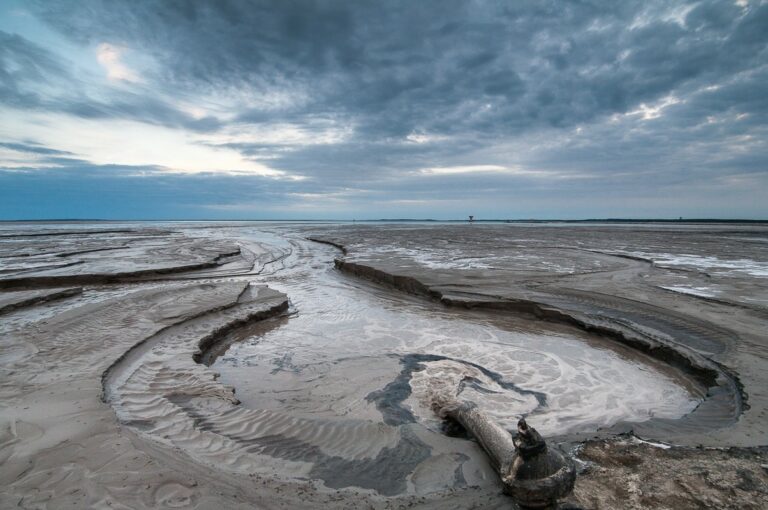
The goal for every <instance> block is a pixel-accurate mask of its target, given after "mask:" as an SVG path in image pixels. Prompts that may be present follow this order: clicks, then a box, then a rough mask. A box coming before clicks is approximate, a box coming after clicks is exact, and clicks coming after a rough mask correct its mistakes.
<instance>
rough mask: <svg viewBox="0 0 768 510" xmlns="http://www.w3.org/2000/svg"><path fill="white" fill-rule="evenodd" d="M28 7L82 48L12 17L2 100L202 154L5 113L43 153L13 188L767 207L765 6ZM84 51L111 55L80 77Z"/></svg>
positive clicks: (542, 205)
mask: <svg viewBox="0 0 768 510" xmlns="http://www.w3.org/2000/svg"><path fill="white" fill-rule="evenodd" d="M26 5H28V4H25V6H26ZM31 15H33V16H34V18H35V19H36V20H39V21H40V22H41V23H42V26H44V27H45V30H50V31H51V33H52V34H55V35H56V36H57V37H61V38H64V39H66V40H67V41H68V42H69V43H71V44H72V47H73V48H77V49H78V50H76V51H74V52H73V53H69V54H62V53H61V52H60V51H57V49H56V48H52V47H50V46H49V45H46V44H44V43H42V42H36V37H37V38H38V39H40V40H42V39H41V38H40V34H32V33H11V32H3V33H0V103H1V106H0V107H1V108H2V110H0V114H2V115H3V116H7V117H8V119H9V120H11V121H12V122H13V121H14V120H15V119H17V118H20V116H23V115H25V114H28V113H29V112H36V114H37V115H40V116H45V115H54V114H55V115H56V120H55V122H54V121H53V120H52V121H51V122H50V124H51V126H49V127H50V128H51V129H59V128H60V130H63V131H68V130H69V131H77V130H80V129H84V128H83V127H82V126H84V125H88V126H91V128H93V126H96V128H94V129H98V128H99V127H101V126H103V128H104V129H106V130H118V131H119V130H122V129H127V128H126V126H135V128H131V129H135V130H136V133H138V134H137V135H136V136H133V137H131V138H130V140H131V143H134V144H138V145H141V144H140V140H142V139H145V140H146V144H152V143H153V139H157V138H158V136H159V135H158V134H157V133H160V130H163V132H165V131H167V132H168V133H173V135H172V136H171V135H170V134H169V135H168V136H169V137H170V138H173V139H174V140H181V141H178V142H174V143H178V144H179V145H178V152H179V154H190V157H189V158H187V159H184V158H179V159H174V160H173V164H172V165H171V166H174V168H170V167H169V164H168V163H166V162H165V160H163V161H161V160H159V159H158V160H152V158H151V157H150V156H149V155H148V156H147V157H145V158H143V159H125V158H123V159H120V160H118V159H119V158H118V159H116V160H113V161H108V160H106V159H108V158H105V157H104V156H103V155H102V154H101V153H98V154H97V152H98V151H96V150H95V149H90V148H88V147H86V146H83V145H82V144H77V143H74V141H73V142H70V141H68V139H67V138H66V137H62V136H56V137H54V136H52V135H51V134H50V133H48V132H44V130H43V129H40V131H35V128H32V127H30V128H29V129H28V130H26V131H24V136H23V138H22V137H19V136H18V135H17V136H16V137H14V133H13V130H11V129H6V130H4V131H2V132H0V135H2V136H3V138H4V139H3V140H2V141H3V144H1V145H0V150H3V151H4V152H0V154H5V153H7V154H11V155H12V156H13V157H12V158H11V156H8V158H10V159H9V160H13V161H16V162H18V161H19V160H23V155H24V154H27V155H30V157H29V158H28V162H29V164H28V165H26V166H25V168H24V170H23V172H22V171H20V170H19V166H20V165H18V164H16V165H15V166H14V165H9V164H7V163H6V164H5V166H6V168H8V169H7V170H6V171H4V174H5V175H3V177H2V179H4V180H5V181H6V182H14V183H15V186H16V188H14V189H16V190H17V193H21V194H23V193H27V192H29V188H28V187H25V186H31V185H32V184H30V183H32V182H37V183H38V184H37V185H38V186H40V185H41V184H40V182H43V183H46V182H51V179H55V178H60V176H61V175H67V178H69V179H81V180H82V182H86V181H87V182H88V183H89V186H92V185H96V184H97V183H102V184H103V182H104V179H114V182H113V183H112V184H111V185H112V186H120V187H122V189H125V190H135V192H136V193H138V190H139V189H143V188H142V186H143V185H144V184H147V183H154V182H156V183H158V185H160V184H159V183H162V186H163V187H164V189H166V190H167V194H168V195H169V196H174V192H173V190H174V186H175V187H176V189H177V193H178V196H182V194H183V195H185V196H196V197H198V198H199V200H198V203H197V209H195V207H194V204H193V205H189V206H184V208H182V209H179V210H177V211H175V212H170V211H169V212H167V213H165V214H171V215H184V216H195V217H203V216H205V217H213V216H220V217H260V216H264V217H275V216H276V215H277V216H282V217H294V216H295V217H299V216H302V217H307V216H312V215H315V216H320V217H330V216H332V215H337V216H341V217H365V216H368V217H371V216H372V217H377V216H391V214H392V213H393V212H397V211H401V212H403V213H408V214H402V215H401V216H406V215H415V216H420V217H463V216H464V215H465V214H471V213H473V212H474V213H475V214H478V215H479V214H481V213H482V214H483V215H490V216H496V217H502V218H507V217H520V216H523V217H532V216H544V217H558V216H559V217H584V216H593V217H594V216H665V215H672V216H677V215H683V216H691V215H699V216H724V217H735V216H744V217H753V218H754V217H766V216H768V208H767V207H766V205H765V203H764V202H768V201H766V200H765V197H767V196H768V150H767V148H766V140H768V136H767V135H768V133H767V132H766V131H767V130H766V121H767V119H768V116H767V114H768V99H767V98H768V93H767V92H768V90H766V83H768V4H765V3H762V2H746V1H739V2H731V1H723V2H677V3H675V2H667V1H663V2H662V1H660V2H569V3H564V2H541V1H531V2H510V3H504V2H502V3H498V2H482V1H463V2H458V1H457V2H453V1H445V0H440V1H433V2H429V1H423V2H374V1H358V2H337V1H316V2H310V1H301V2H269V1H264V2H254V1H248V2H245V1H242V2H241V1H234V0H232V1H223V0H222V1H210V2H202V1H185V2H155V1H150V0H147V1H140V0H134V1H130V2H128V1H125V2H112V1H109V2H107V1H103V2H99V1H93V2H87V3H83V2H68V1H61V2H47V1H46V2H39V3H36V4H34V7H33V8H32V10H31ZM20 32H23V31H20ZM88 58H90V59H91V60H94V61H96V62H98V63H100V64H101V65H102V66H103V67H104V69H101V68H100V67H98V66H96V67H94V68H89V69H90V70H88V71H87V72H79V71H78V70H77V69H78V67H79V66H80V64H81V63H82V62H85V61H86V60H87V59H88ZM85 67H86V68H87V66H85ZM99 70H101V71H102V72H103V73H104V74H103V75H101V76H100V75H99ZM19 123H20V124H21V121H19ZM68 126H72V128H71V129H68ZM150 128H151V129H150ZM46 133H47V134H46ZM71 135H72V136H73V137H76V136H77V133H74V132H73V133H71ZM164 136H165V135H163V137H164ZM142 137H143V138H142ZM170 138H169V139H170ZM182 139H183V140H182ZM30 142H37V143H39V144H42V145H35V144H34V143H30ZM110 143H114V142H110ZM14 144H15V145H14ZM22 145H24V146H25V147H27V148H29V147H33V148H34V147H36V148H37V150H38V152H34V151H28V152H25V149H24V148H23V147H22ZM192 146H194V147H195V149H194V150H193V149H192ZM145 149H146V146H145V147H144V148H143V149H142V148H141V147H137V148H136V151H138V153H140V154H143V152H142V151H143V150H144V151H145ZM40 150H51V151H62V152H64V153H66V152H71V153H73V154H63V155H62V154H57V155H54V153H51V154H44V153H41V152H39V151H40ZM168 150H169V151H173V150H174V149H173V147H171V146H169V148H168ZM115 152H116V153H120V151H115ZM147 154H149V153H147ZM192 154H195V156H194V157H193V156H191V155H192ZM223 155H226V156H227V157H223ZM32 156H34V157H32ZM41 156H48V159H51V158H56V159H55V161H47V160H45V158H43V157H41ZM70 159H71V160H72V161H69V160H70ZM192 159H194V163H195V164H194V165H193V164H192ZM73 161H75V162H74V163H73ZM185 161H186V162H188V163H187V165H188V166H189V167H190V168H191V167H193V166H194V171H195V172H197V173H198V174H200V175H198V176H197V177H195V176H190V175H183V172H185V171H191V170H190V168H179V167H183V166H185V163H184V162H185ZM114 165H117V167H115V166H114ZM206 165H208V166H206ZM22 166H24V165H22ZM51 168H59V169H63V173H59V174H56V173H55V172H53V171H52V170H51ZM86 168H87V169H86ZM135 168H145V169H146V168H150V169H151V171H150V172H147V171H145V172H144V174H142V175H143V176H142V177H141V179H142V180H141V181H137V180H136V179H139V177H136V175H135V174H137V172H136V171H135ZM116 169H117V170H116ZM168 172H173V173H168ZM22 173H23V175H22ZM139 173H140V172H139ZM235 173H237V174H239V175H229V174H235ZM243 173H255V174H258V175H252V176H247V175H243ZM78 176H79V177H78ZM243 182H247V183H248V185H245V186H244V185H243V184H242V183H243ZM139 183H140V184H141V185H139ZM212 183H215V184H212ZM195 185H198V186H203V187H205V188H207V189H211V188H213V189H216V190H217V192H216V195H215V197H214V196H212V195H208V194H206V193H204V192H203V190H202V189H201V190H198V191H199V192H195V191H194V190H195V188H194V186H195ZM89 186H84V188H83V189H89ZM6 189H8V188H6ZM25 190H27V191H25ZM2 193H3V192H0V194H2ZM206 197H207V198H206ZM59 199H60V200H62V203H66V199H65V198H62V197H59ZM177 202H179V201H177ZM143 203H144V207H146V212H147V214H148V215H149V216H152V214H153V213H152V210H153V209H152V208H153V207H155V208H156V207H158V203H154V202H150V201H144V202H143ZM165 203H167V202H165ZM179 203H180V202H179ZM153 204H154V205H153ZM259 204H261V205H262V208H261V209H260V206H259ZM94 207H95V209H94V213H93V214H90V215H88V216H91V217H93V216H105V215H106V214H107V213H108V212H109V211H108V210H106V209H104V207H102V206H99V207H98V208H96V206H94ZM7 209H8V208H7V207H6V210H3V211H0V214H2V215H4V216H5V217H9V216H10V217H20V216H24V214H14V211H8V210H7ZM156 211H157V214H158V215H159V214H160V212H159V211H160V209H156ZM64 212H65V211H61V214H64ZM49 213H50V214H54V213H53V212H50V211H49ZM27 214H31V213H27Z"/></svg>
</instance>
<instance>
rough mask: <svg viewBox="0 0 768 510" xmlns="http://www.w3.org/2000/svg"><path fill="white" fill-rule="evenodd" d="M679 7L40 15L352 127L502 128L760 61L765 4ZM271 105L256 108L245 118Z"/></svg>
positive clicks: (614, 108)
mask: <svg viewBox="0 0 768 510" xmlns="http://www.w3.org/2000/svg"><path fill="white" fill-rule="evenodd" d="M81 5H85V6H87V7H79V6H81ZM690 5H691V6H692V5H693V4H690ZM685 6H686V3H681V4H679V5H677V6H675V5H673V4H671V3H669V2H658V3H653V2H606V3H603V4H599V5H598V4H597V3H592V2H569V3H565V2H539V1H536V2H513V3H508V4H507V3H501V4H499V3H491V2H451V1H448V2H446V1H443V0H441V1H438V2H370V1H368V2H337V1H329V2H309V1H306V2H271V1H270V2H250V1H248V2H246V1H242V2H241V1H215V2H214V1H211V2H202V1H185V2H155V1H131V2H98V1H97V2H88V3H87V4H81V3H75V2H59V3H50V2H44V3H41V4H40V7H41V14H42V16H44V17H45V19H47V20H48V21H49V22H50V23H52V24H53V25H54V26H57V27H59V28H60V29H61V31H62V32H63V33H66V34H72V35H73V36H74V37H77V38H80V39H82V40H83V41H87V42H98V41H103V40H112V41H115V42H117V43H119V44H125V45H128V46H131V47H140V48H141V49H142V50H143V51H145V52H147V53H148V54H151V55H152V56H154V57H155V58H157V59H158V61H159V62H160V63H161V64H162V65H161V70H160V71H158V74H157V76H156V78H157V79H158V80H160V81H161V82H162V83H165V84H166V86H169V87H171V86H173V87H176V86H183V87H189V88H197V89H200V88H213V87H218V86H221V85H226V86H230V85H243V84H244V85H247V86H253V87H255V88H256V89H257V90H260V91H262V92H268V91H270V90H273V89H275V88H278V89H279V88H284V89H286V90H288V91H293V90H297V91H302V92H306V93H307V94H308V95H309V99H308V101H307V103H306V104H302V105H301V112H302V114H304V115H308V114H313V115H328V116H337V117H338V118H340V119H348V120H349V121H353V122H355V123H356V124H357V125H358V133H359V134H360V136H361V137H364V136H395V137H398V136H399V137H403V136H406V135H408V134H409V133H410V132H412V131H414V130H419V129H421V130H424V131H430V132H435V133H442V134H465V133H478V134H490V135H491V136H499V135H505V134H515V133H519V132H521V131H527V130H531V129H535V128H537V127H541V126H545V127H548V126H555V127H568V126H571V125H574V124H577V123H582V122H588V121H590V120H592V119H594V118H595V117H598V116H601V115H605V114H610V113H616V112H624V111H627V110H628V109H631V108H633V107H635V106H637V105H638V104H640V103H641V102H649V101H654V100H656V99H658V98H659V97H662V96H664V95H666V94H669V93H670V92H673V91H675V90H677V89H678V88H680V87H696V86H703V85H706V84H708V83H710V82H716V81H718V80H720V79H722V78H723V77H724V76H727V75H729V74H733V73H737V72H740V71H743V70H745V69H750V68H753V67H754V66H756V65H760V64H765V44H766V40H768V39H767V38H768V18H767V16H768V5H761V6H754V7H751V8H749V9H747V10H746V11H745V10H744V9H742V8H740V7H738V6H737V5H735V4H734V3H733V2H715V3H706V2H705V3H701V4H698V5H696V6H695V7H693V9H692V10H690V12H688V13H687V15H686V16H685V17H684V18H683V17H682V14H678V16H679V17H680V19H678V20H675V19H674V18H673V14H674V12H673V11H674V10H675V8H677V9H678V10H680V9H682V8H684V7H685ZM665 12H667V13H669V15H668V16H666V17H664V16H659V14H664V13H665ZM681 12H682V11H681ZM681 22H682V24H681ZM630 27H633V28H632V29H631V30H630V29H629V28H630ZM486 105H490V107H486ZM281 114H282V112H280V111H274V110H268V111H265V110H253V111H250V112H245V113H244V114H243V115H242V116H241V119H242V120H260V119H269V120H275V119H276V118H278V119H279V118H280V117H281ZM285 114H286V115H288V116H291V117H293V116H295V111H291V109H290V108H289V109H288V110H287V111H286V112H285Z"/></svg>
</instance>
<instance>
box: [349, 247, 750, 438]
mask: <svg viewBox="0 0 768 510" xmlns="http://www.w3.org/2000/svg"><path fill="white" fill-rule="evenodd" d="M334 263H335V266H336V268H338V269H339V270H341V271H344V272H346V273H349V274H352V275H355V276H357V277H361V278H364V279H367V280H370V281H374V282H377V283H382V284H385V285H389V286H391V287H394V288H395V289H398V290H401V291H404V292H408V293H411V294H417V295H422V296H426V297H429V298H432V299H435V300H438V301H440V302H442V303H443V304H445V305H446V306H458V307H465V308H476V309H493V310H506V311H512V312H518V313H525V314H529V315H533V316H536V317H538V318H541V319H543V320H547V321H551V322H557V323H564V324H569V325H574V326H577V327H578V328H580V329H582V330H585V331H588V332H590V333H596V334H598V335H602V336H605V337H608V338H611V339H613V340H616V341H618V342H620V343H622V344H625V345H627V346H629V347H632V348H634V349H637V350H639V351H641V352H643V353H645V354H647V355H649V356H651V357H653V358H656V359H658V360H660V361H663V362H665V363H667V364H670V365H672V366H674V367H676V368H678V369H680V370H682V371H684V372H686V373H688V374H691V375H692V376H693V377H694V378H696V379H697V380H698V381H699V382H700V383H702V384H703V385H704V386H705V387H706V388H707V390H708V391H707V395H706V397H705V399H704V400H703V401H702V403H701V404H700V405H699V406H698V407H697V408H696V409H695V410H694V411H692V412H691V413H689V414H687V415H685V416H684V417H682V418H680V419H676V420H665V419H657V418H653V419H651V420H649V421H647V422H644V423H639V424H638V423H632V424H625V423H622V424H617V425H615V426H613V427H611V428H610V429H608V430H607V431H605V432H607V433H616V432H624V431H627V430H628V429H634V430H635V432H636V433H638V432H640V433H642V434H647V435H649V436H653V437H656V438H657V439H663V440H670V441H672V440H674V441H684V438H685V435H686V433H688V432H691V433H693V432H701V431H702V430H708V429H715V428H722V427H727V426H730V425H733V424H734V423H735V422H736V420H737V419H738V418H739V416H740V415H741V413H742V412H743V410H745V409H748V408H749V407H748V405H747V403H746V400H747V395H746V393H745V392H744V388H743V386H742V384H741V382H740V381H739V378H738V377H737V376H736V374H734V373H733V372H731V371H730V370H728V369H727V368H726V367H724V366H723V365H721V364H720V363H717V362H716V361H714V360H713V359H711V358H710V357H708V356H707V355H706V354H705V353H703V352H697V349H696V348H695V347H690V346H688V345H686V343H687V342H685V339H683V338H680V336H681V335H682V334H687V335H690V336H691V337H692V339H689V340H691V341H690V343H694V344H696V343H698V344H700V346H701V347H702V349H700V350H704V351H706V352H712V351H716V350H717V349H725V347H724V346H722V345H720V346H718V340H717V338H716V337H717V328H716V327H715V326H714V325H712V326H711V328H712V330H714V334H711V335H708V334H707V332H706V331H704V328H705V327H707V326H709V325H708V323H703V322H701V321H699V322H696V321H693V320H692V321H691V322H690V324H688V323H686V322H684V321H683V319H682V318H681V317H679V316H675V315H674V314H673V313H672V312H670V311H666V310H662V309H659V308H656V307H651V306H650V305H646V306H645V308H646V309H645V310H643V314H645V315H647V314H648V313H649V311H648V310H652V311H654V312H655V313H658V314H660V315H659V316H658V317H657V318H656V319H657V320H656V323H654V324H653V326H654V327H655V329H652V328H650V327H644V325H643V324H642V323H637V322H635V321H632V320H620V319H618V318H615V317H613V318H612V317H605V316H601V315H599V314H596V315H595V316H590V314H589V313H586V312H584V311H579V310H569V309H568V308H567V307H568V305H569V299H573V301H574V307H575V306H576V297H575V293H576V291H572V290H568V289H563V292H562V294H560V295H558V294H554V293H553V294H551V295H549V294H544V293H540V292H539V293H537V298H541V300H533V299H525V298H510V297H496V296H489V295H482V294H471V293H461V294H458V293H449V292H443V291H442V290H440V289H437V288H433V287H430V286H429V285H427V284H425V283H423V282H421V281H420V280H419V279H417V278H415V277H413V276H405V275H397V274H392V273H389V272H387V271H383V270H381V269H379V268H376V267H372V266H370V265H366V264H361V263H359V262H350V261H346V260H343V259H339V258H337V259H335V261H334ZM569 293H571V294H574V296H569ZM607 297H610V298H611V299H614V300H616V301H617V302H619V301H622V300H621V298H614V297H612V296H607ZM548 298H551V300H552V301H555V302H557V305H555V304H553V303H548V302H547V301H548V300H549V299H548ZM624 301H627V300H623V301H622V302H624ZM624 305H625V306H629V305H627V304H626V303H624ZM638 305H640V304H639V303H638ZM620 308H621V307H620ZM621 313H622V310H619V311H618V315H619V316H620V315H621ZM627 315H631V314H630V313H628V314H627ZM636 315H638V316H640V315H641V314H639V313H637V314H636ZM665 321H667V322H669V324H665V323H664V322H665ZM681 324H682V325H681ZM662 328H663V329H662ZM664 329H666V331H664ZM670 331H671V334H670ZM654 332H660V333H662V334H655V333H654ZM675 333H677V334H678V335H677V337H676V335H675ZM704 347H706V349H704Z"/></svg>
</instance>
